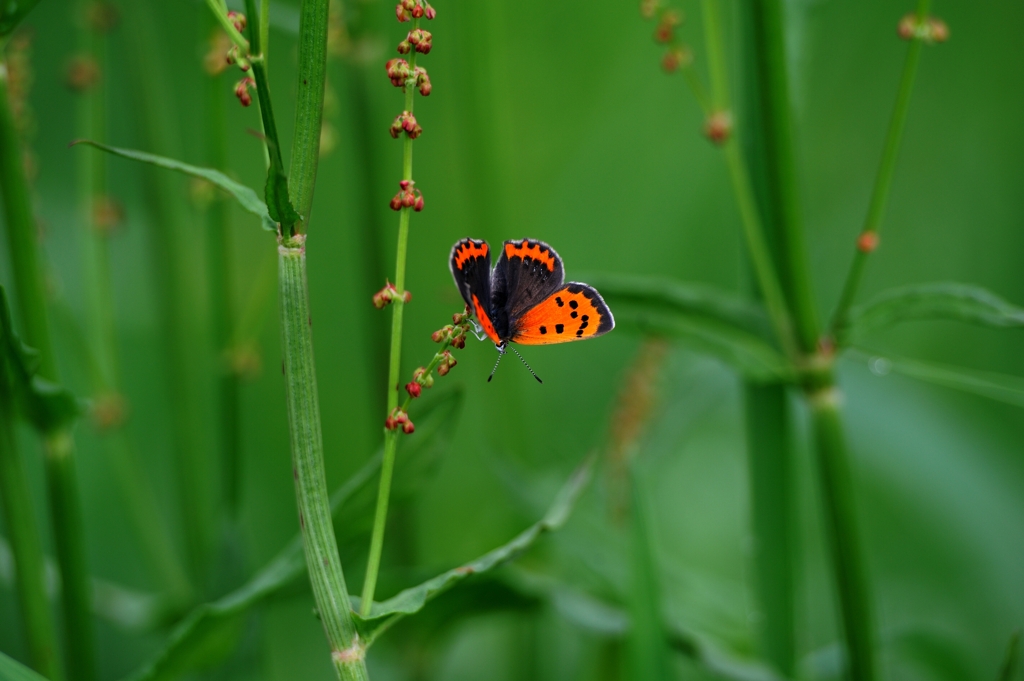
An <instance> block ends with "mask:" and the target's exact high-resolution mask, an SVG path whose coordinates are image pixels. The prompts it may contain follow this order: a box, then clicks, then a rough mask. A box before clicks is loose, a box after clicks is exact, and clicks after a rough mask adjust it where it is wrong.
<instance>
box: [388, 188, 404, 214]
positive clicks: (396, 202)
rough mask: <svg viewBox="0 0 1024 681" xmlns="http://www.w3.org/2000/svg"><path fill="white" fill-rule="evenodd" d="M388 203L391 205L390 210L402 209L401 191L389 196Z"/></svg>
mask: <svg viewBox="0 0 1024 681" xmlns="http://www.w3.org/2000/svg"><path fill="white" fill-rule="evenodd" d="M388 205H389V206H391V210H402V192H398V193H397V194H395V195H394V196H393V197H391V203H389V204H388Z"/></svg>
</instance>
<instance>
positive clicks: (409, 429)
mask: <svg viewBox="0 0 1024 681" xmlns="http://www.w3.org/2000/svg"><path fill="white" fill-rule="evenodd" d="M415 430H416V426H414V425H413V423H412V421H406V422H405V424H404V425H403V426H402V432H403V433H405V434H406V435H412V434H413V432H414V431H415Z"/></svg>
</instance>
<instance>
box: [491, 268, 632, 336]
mask: <svg viewBox="0 0 1024 681" xmlns="http://www.w3.org/2000/svg"><path fill="white" fill-rule="evenodd" d="M614 328H615V318H614V317H613V316H612V311H611V310H609V309H608V306H607V305H606V304H605V302H604V299H603V298H601V294H600V293H598V292H597V289H595V288H594V287H593V286H587V285H586V284H580V283H577V282H570V283H568V284H566V285H565V286H563V287H561V288H560V289H558V290H557V291H555V292H554V293H552V294H551V295H549V296H548V297H547V298H546V299H544V300H543V301H541V302H540V303H538V304H537V305H535V306H534V307H532V308H530V309H529V310H527V311H526V313H525V314H523V316H522V317H520V318H519V319H517V320H516V321H515V323H514V325H513V329H512V337H511V339H510V340H512V342H514V343H521V344H523V345H548V344H551V343H567V342H568V341H574V340H585V339H587V338H594V337H595V336H600V335H601V334H605V333H608V332H609V331H611V330H612V329H614Z"/></svg>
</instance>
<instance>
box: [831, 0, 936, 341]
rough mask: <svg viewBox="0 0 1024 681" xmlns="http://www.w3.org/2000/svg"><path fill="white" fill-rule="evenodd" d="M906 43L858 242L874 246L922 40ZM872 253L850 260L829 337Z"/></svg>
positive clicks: (862, 251)
mask: <svg viewBox="0 0 1024 681" xmlns="http://www.w3.org/2000/svg"><path fill="white" fill-rule="evenodd" d="M931 4H932V3H931V0H918V2H917V12H916V19H917V26H918V27H920V26H922V25H923V24H924V22H925V20H926V19H927V18H928V11H929V9H930V8H931ZM910 40H911V42H910V47H909V48H908V49H907V59H906V61H905V62H904V63H903V76H902V77H901V78H900V87H899V91H898V92H897V93H896V104H895V105H894V106H893V110H892V118H891V119H890V120H889V131H888V133H887V134H886V136H885V146H884V147H883V148H882V158H881V161H880V162H879V165H878V174H877V175H876V176H875V186H874V189H872V191H871V203H870V204H869V205H868V213H867V216H866V217H865V218H864V226H863V227H862V228H861V239H862V240H863V239H864V238H865V237H875V239H872V241H873V242H874V243H877V235H878V230H879V228H880V227H881V226H882V213H883V212H885V206H886V204H887V203H888V200H889V187H891V186H892V178H893V175H894V174H895V172H896V154H897V152H898V151H899V148H900V143H901V142H902V140H903V129H904V127H905V126H906V123H907V112H908V111H909V110H910V93H911V92H912V91H913V89H914V80H915V78H916V77H917V64H918V62H919V61H920V59H921V47H922V43H923V42H924V39H923V37H922V36H914V37H912V38H911V39H910ZM861 243H863V242H861ZM872 250H874V245H872V246H871V247H869V248H865V247H859V248H858V249H857V252H856V253H855V254H854V256H853V263H852V264H851V265H850V271H849V273H848V274H847V275H846V282H845V283H844V284H843V290H842V293H840V294H839V302H838V303H837V304H836V310H835V312H834V313H833V314H832V321H831V322H830V324H829V329H828V333H829V335H830V336H834V334H835V332H836V330H837V329H838V328H839V327H841V326H842V325H843V324H844V323H845V322H846V313H847V312H848V311H849V309H850V306H851V305H852V304H853V300H854V298H855V297H856V295H857V288H858V286H859V285H860V280H861V277H862V276H863V274H864V265H865V264H867V258H868V254H870V253H871V251H872Z"/></svg>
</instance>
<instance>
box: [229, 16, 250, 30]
mask: <svg viewBox="0 0 1024 681" xmlns="http://www.w3.org/2000/svg"><path fill="white" fill-rule="evenodd" d="M228 21H230V22H231V25H232V26H234V27H235V30H236V31H238V32H239V33H241V32H242V31H244V30H245V23H246V22H245V15H244V14H242V13H241V12H234V11H232V12H228Z"/></svg>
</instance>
